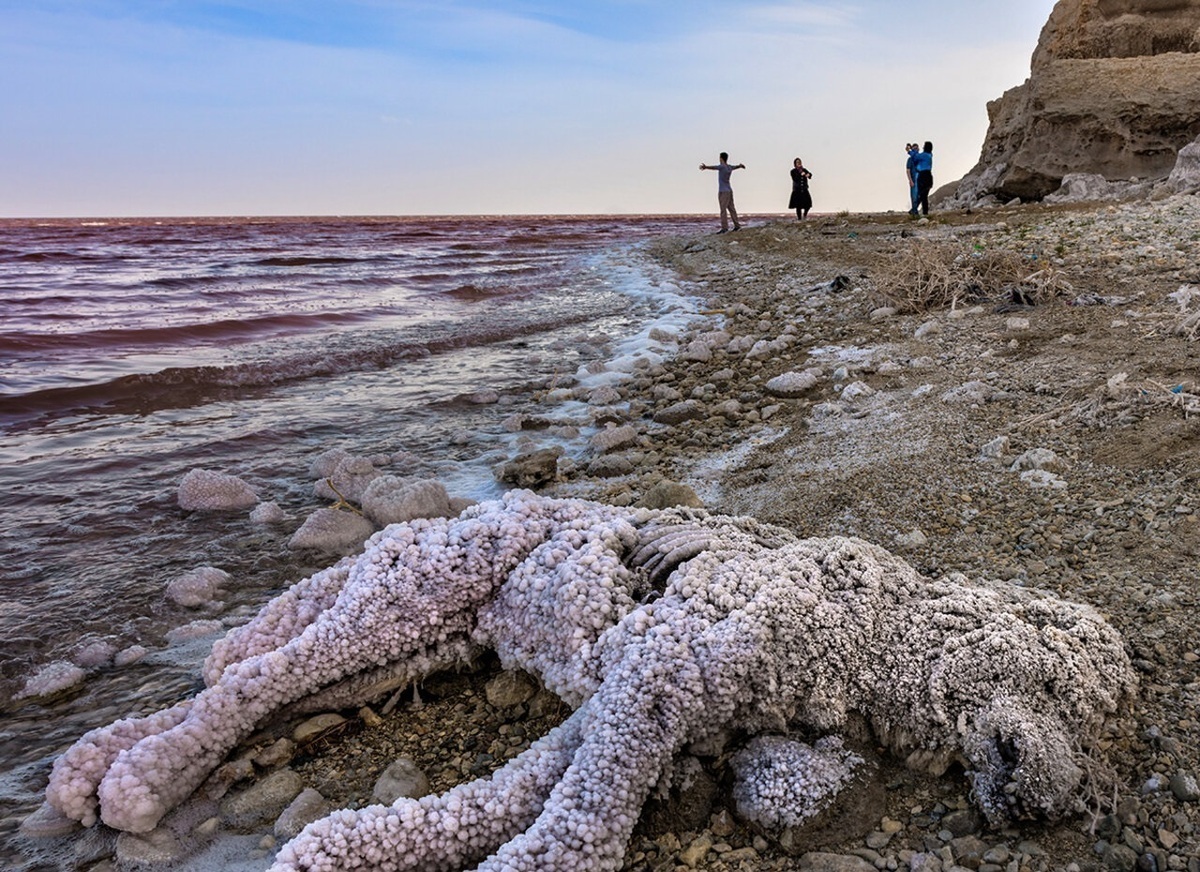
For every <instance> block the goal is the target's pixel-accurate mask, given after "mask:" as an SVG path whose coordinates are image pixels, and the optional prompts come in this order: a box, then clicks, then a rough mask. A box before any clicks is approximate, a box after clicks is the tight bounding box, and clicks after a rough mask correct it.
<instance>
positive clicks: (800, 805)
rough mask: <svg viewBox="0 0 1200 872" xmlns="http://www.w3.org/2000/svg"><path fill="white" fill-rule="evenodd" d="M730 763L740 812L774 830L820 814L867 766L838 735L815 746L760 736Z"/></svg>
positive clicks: (735, 799)
mask: <svg viewBox="0 0 1200 872" xmlns="http://www.w3.org/2000/svg"><path fill="white" fill-rule="evenodd" d="M729 762H730V766H731V767H732V769H733V774H734V777H735V778H736V779H737V781H736V783H735V784H734V787H733V800H734V802H735V803H736V804H737V811H738V814H740V815H741V816H742V817H744V818H745V819H746V820H748V821H753V822H754V823H756V824H761V825H762V826H765V827H769V828H772V829H775V828H784V827H794V826H798V825H800V824H802V823H804V821H806V820H808V819H809V818H811V817H812V816H813V815H815V814H817V813H818V812H820V811H821V810H822V809H823V808H824V807H825V805H826V804H827V803H828V802H829V801H830V800H831V799H832V798H833V797H834V796H835V795H836V794H837V793H838V792H839V791H840V790H841V789H842V787H843V786H844V785H846V784H848V783H849V782H850V781H851V779H853V778H854V776H855V774H856V773H857V771H858V769H859V768H860V767H861V766H863V765H864V764H865V763H866V761H865V760H863V758H862V757H859V756H858V755H857V754H855V753H853V752H851V751H848V750H847V749H846V748H844V747H843V746H842V740H841V739H840V738H839V737H837V736H825V737H824V738H822V739H818V740H817V743H816V745H815V746H812V745H806V744H804V743H803V742H795V741H792V740H791V739H787V738H785V737H783V736H757V737H755V738H754V739H753V740H752V741H751V742H750V743H749V744H748V745H747V746H746V747H745V748H743V749H742V750H741V751H739V752H738V753H736V754H734V755H733V759H731V760H730V761H729Z"/></svg>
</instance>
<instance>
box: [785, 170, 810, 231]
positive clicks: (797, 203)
mask: <svg viewBox="0 0 1200 872" xmlns="http://www.w3.org/2000/svg"><path fill="white" fill-rule="evenodd" d="M811 178H812V173H810V172H809V171H808V170H806V169H805V168H804V161H802V160H800V158H796V159H795V160H794V161H792V198H791V199H790V200H788V208H789V209H795V210H796V218H798V219H799V220H801V221H803V220H804V219H805V218H807V217H808V210H809V209H811V208H812V194H810V193H809V192H808V180H809V179H811Z"/></svg>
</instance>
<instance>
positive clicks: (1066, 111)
mask: <svg viewBox="0 0 1200 872" xmlns="http://www.w3.org/2000/svg"><path fill="white" fill-rule="evenodd" d="M988 118H989V121H990V126H989V130H988V134H987V138H986V139H985V141H984V144H983V149H982V152H981V154H980V159H979V163H978V164H976V166H975V168H974V169H972V170H971V172H970V173H968V174H967V176H966V177H965V178H963V179H962V180H961V181H960V182H959V183H957V184H956V185H952V186H948V188H949V189H948V190H944V191H943V192H939V193H942V194H943V197H942V199H943V200H944V201H945V202H946V204H947V205H952V206H960V207H962V206H971V205H973V204H975V203H977V202H979V201H980V200H986V199H990V198H992V197H995V198H998V199H1000V200H1002V201H1007V200H1011V199H1013V198H1020V199H1022V200H1038V199H1041V198H1042V197H1044V196H1046V195H1047V194H1050V193H1052V192H1053V191H1055V190H1057V189H1058V187H1059V186H1060V185H1061V184H1062V180H1063V177H1064V176H1066V175H1067V174H1069V173H1090V174H1096V175H1099V176H1103V177H1104V178H1105V179H1108V180H1110V181H1117V180H1129V179H1131V178H1136V179H1142V180H1145V179H1161V178H1165V177H1166V176H1167V175H1169V174H1170V172H1171V170H1172V168H1173V167H1174V165H1175V160H1176V156H1177V154H1178V152H1179V150H1180V149H1181V148H1183V147H1184V146H1186V145H1187V144H1188V143H1190V142H1192V141H1193V140H1195V139H1196V138H1197V137H1198V136H1200V2H1198V0H1191V2H1183V0H1060V2H1059V3H1058V5H1057V6H1055V7H1054V10H1053V11H1052V12H1051V13H1050V18H1049V20H1048V21H1047V22H1046V25H1045V27H1044V28H1043V29H1042V34H1041V38H1040V39H1039V40H1038V45H1037V49H1036V50H1035V51H1034V53H1033V59H1032V63H1031V71H1030V77H1029V79H1027V80H1026V82H1025V83H1024V84H1023V85H1020V86H1018V87H1016V88H1013V89H1011V90H1009V91H1007V92H1006V93H1005V94H1004V95H1003V96H1002V97H1000V98H999V99H997V100H993V101H992V102H990V103H989V104H988Z"/></svg>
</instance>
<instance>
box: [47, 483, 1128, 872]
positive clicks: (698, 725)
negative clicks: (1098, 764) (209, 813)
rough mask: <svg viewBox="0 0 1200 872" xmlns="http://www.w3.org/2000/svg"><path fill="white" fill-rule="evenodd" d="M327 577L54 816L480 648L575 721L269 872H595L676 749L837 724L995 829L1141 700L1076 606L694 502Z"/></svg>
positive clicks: (101, 737) (147, 793)
mask: <svg viewBox="0 0 1200 872" xmlns="http://www.w3.org/2000/svg"><path fill="white" fill-rule="evenodd" d="M327 572H329V573H330V574H329V575H327V576H323V577H321V578H320V579H319V580H316V581H311V582H310V583H308V584H307V586H305V585H304V583H302V585H300V586H298V587H297V588H293V590H292V591H291V592H290V593H289V594H287V595H285V601H283V602H279V603H277V604H274V605H268V606H267V607H266V609H264V612H263V614H262V616H260V618H259V619H256V623H255V624H254V626H256V627H258V628H260V629H262V630H263V632H264V635H265V636H267V637H269V638H271V639H273V640H276V641H278V642H281V644H280V645H279V647H278V648H277V649H275V650H272V651H259V650H258V648H257V646H258V644H259V643H257V642H254V641H253V635H254V631H243V632H242V633H240V634H237V635H236V636H235V637H234V638H233V639H232V640H231V642H230V643H228V644H227V645H224V646H222V647H221V648H220V649H219V651H218V652H215V653H214V657H213V660H212V663H213V664H216V665H219V664H221V663H227V664H228V665H226V666H224V668H223V671H221V673H220V675H219V678H217V680H216V682H215V683H214V684H213V685H212V686H211V687H210V688H208V689H207V690H205V691H204V692H203V693H201V694H200V696H199V697H197V698H196V700H194V701H193V702H192V703H191V704H190V707H189V708H188V709H187V710H186V712H185V713H184V715H183V717H182V720H180V721H179V722H178V724H172V723H170V722H169V721H170V718H173V717H174V716H173V715H172V716H168V722H167V723H165V724H163V723H159V722H157V721H156V722H155V731H154V732H155V734H154V735H146V736H145V737H144V738H140V739H139V738H137V737H132V743H131V741H130V739H131V737H130V736H128V735H126V732H127V731H125V730H124V728H122V729H118V728H117V727H116V726H114V727H113V728H109V731H110V732H106V731H103V730H101V731H94V733H93V734H89V737H85V740H81V743H80V745H77V746H76V747H75V748H73V749H71V751H69V752H68V753H67V754H66V755H64V757H63V758H62V760H61V761H60V763H59V764H56V767H55V772H54V775H53V776H52V779H51V785H50V788H49V790H48V792H47V794H48V798H49V800H50V802H51V803H52V804H53V805H55V807H56V808H59V809H60V810H62V811H63V812H64V813H65V814H68V815H70V816H72V817H76V818H78V819H81V820H85V821H88V822H90V820H92V819H94V806H95V798H94V796H93V792H94V787H95V785H96V784H97V783H98V784H99V789H98V795H99V802H100V809H101V815H102V817H103V819H104V820H105V822H107V823H111V824H113V825H115V826H118V827H121V828H126V829H136V830H140V829H145V828H148V827H149V826H152V825H153V822H154V821H156V820H157V819H158V817H161V815H162V814H163V813H165V811H166V810H167V809H169V808H170V807H171V805H173V804H174V803H176V802H178V801H179V800H180V799H182V798H183V797H184V796H185V795H186V794H187V793H188V792H190V790H191V789H192V787H194V786H195V785H196V784H198V783H199V780H200V779H202V778H203V776H204V775H205V774H206V772H207V769H211V768H212V767H213V766H215V765H216V764H217V763H218V762H219V761H220V758H221V756H222V755H223V754H225V753H226V752H227V751H228V750H229V749H230V748H232V747H233V746H234V745H235V744H236V742H237V740H238V738H239V737H241V736H244V735H245V734H246V733H247V732H248V731H249V730H250V729H252V728H253V726H254V724H255V723H256V722H258V721H260V720H262V719H263V718H264V717H266V716H267V715H268V714H269V713H270V712H271V711H275V710H277V709H278V708H279V707H280V706H281V705H284V704H287V703H290V702H293V701H294V700H296V699H299V698H300V697H301V696H304V695H307V694H311V693H314V692H316V691H319V690H320V689H321V688H323V687H328V686H329V685H330V684H331V683H333V682H336V681H340V680H344V679H347V678H350V679H351V681H350V684H349V685H348V686H349V687H351V688H356V690H355V691H354V692H360V691H362V688H363V687H364V686H367V685H369V684H370V682H371V681H374V680H376V679H377V678H379V677H380V676H383V677H387V676H391V677H392V678H393V679H395V677H396V676H400V677H401V678H404V677H407V675H409V674H411V675H414V676H415V675H418V674H420V673H421V672H422V671H424V670H426V669H428V668H431V667H432V666H433V665H434V664H435V663H437V664H441V663H444V662H446V659H447V658H450V657H454V656H458V654H459V653H460V652H465V651H468V650H473V649H472V647H471V646H479V647H489V648H493V649H495V650H496V651H497V652H498V653H499V655H500V657H501V659H502V661H503V662H504V663H505V664H506V665H510V666H514V667H521V668H523V669H526V670H527V671H530V672H532V673H534V674H536V675H538V676H539V677H541V678H542V680H543V681H544V682H545V684H546V685H547V687H549V688H550V689H552V690H554V691H555V692H556V693H558V694H560V695H561V696H562V697H563V698H564V699H565V700H566V701H568V702H569V703H570V704H572V705H575V706H579V709H578V711H577V712H576V714H575V715H573V716H572V718H571V719H570V720H569V721H568V724H569V725H570V726H569V727H567V725H564V728H560V731H556V732H554V733H552V734H551V735H550V736H548V737H546V739H545V740H543V742H542V743H539V744H538V745H536V746H535V748H537V749H538V750H537V751H536V752H534V751H533V749H531V752H526V755H522V757H521V758H518V761H514V763H511V764H509V766H508V767H506V768H505V769H502V770H501V772H500V773H498V774H497V775H496V776H493V778H492V779H491V780H484V781H482V782H473V783H472V785H466V786H463V787H461V788H456V789H455V790H454V791H451V792H450V793H448V794H446V795H444V796H443V797H434V798H426V799H423V800H420V801H418V802H416V803H415V804H414V802H413V801H402V802H400V803H398V804H397V805H396V806H395V807H393V808H391V809H381V808H379V807H372V808H371V809H366V810H364V811H362V812H357V813H352V812H339V813H337V814H336V815H335V816H333V817H332V818H329V819H326V820H325V821H322V822H317V823H315V824H313V825H311V826H310V827H309V829H307V830H306V831H305V832H304V833H302V834H301V836H300V837H298V838H297V840H296V841H295V842H293V843H292V844H290V845H288V846H286V847H285V848H284V849H283V850H282V851H281V853H280V855H279V862H278V869H279V870H289V872H290V870H302V869H303V870H317V869H335V868H344V867H346V866H349V865H353V864H355V863H366V864H368V865H370V866H371V867H372V868H379V869H393V868H394V869H404V868H430V869H434V868H438V869H461V868H464V867H467V866H470V865H472V864H476V863H482V865H480V866H479V867H478V868H480V869H488V870H500V869H504V870H509V869H520V870H544V872H566V870H584V872H587V870H602V869H614V868H618V867H619V866H620V863H621V858H622V857H623V854H624V850H625V845H626V842H627V840H628V838H629V835H630V833H631V832H632V828H633V826H634V823H635V822H636V820H637V817H638V814H639V813H640V810H641V807H642V804H643V803H644V802H645V800H646V797H647V795H648V794H649V791H650V790H651V788H652V787H653V786H654V784H655V782H656V781H657V780H658V779H659V777H660V776H661V775H662V774H663V773H664V772H665V771H666V770H667V768H668V767H669V766H670V764H671V761H672V758H673V757H674V756H675V755H676V754H677V753H678V752H679V750H680V749H681V748H682V747H684V746H685V745H687V744H689V743H693V742H703V741H705V740H706V739H710V738H712V737H713V736H715V735H716V734H717V733H719V732H724V731H744V732H746V733H750V734H768V733H771V732H782V731H784V730H786V729H787V728H788V727H789V726H799V725H803V726H806V727H810V728H817V729H820V730H826V731H827V730H835V729H838V728H840V727H842V726H844V725H845V723H846V720H847V717H848V716H849V714H850V713H851V712H858V713H861V714H862V715H863V716H865V718H866V719H867V720H868V722H869V723H870V724H871V726H872V727H873V729H874V731H875V733H876V735H877V737H878V739H879V740H880V741H881V742H882V743H883V744H885V745H886V746H888V747H889V748H890V749H892V750H893V751H895V752H897V753H900V754H903V755H910V756H911V757H912V759H914V760H926V761H930V760H935V761H948V760H952V759H958V760H960V761H962V762H963V763H964V765H965V767H966V768H967V769H968V772H969V775H970V777H971V778H972V780H973V783H974V787H975V794H976V795H977V797H978V799H979V802H980V805H981V807H982V809H983V811H984V812H985V813H986V814H987V815H988V817H989V818H990V819H991V820H992V821H994V822H1000V821H1003V820H1005V819H1008V818H1020V817H1025V816H1050V817H1053V816H1056V815H1060V814H1063V813H1065V812H1068V811H1070V810H1071V809H1072V807H1073V804H1074V802H1075V798H1076V796H1077V791H1078V788H1079V785H1080V780H1081V777H1082V772H1083V767H1082V766H1081V765H1080V763H1081V762H1082V760H1081V757H1082V755H1084V754H1086V753H1087V752H1088V749H1089V748H1090V746H1091V744H1092V742H1093V741H1094V739H1095V737H1096V736H1097V735H1098V734H1099V730H1100V728H1101V725H1102V723H1103V720H1104V718H1105V717H1106V716H1108V715H1110V714H1112V713H1114V712H1116V711H1117V710H1118V709H1119V707H1120V706H1121V704H1122V703H1123V702H1124V701H1125V700H1127V699H1128V698H1129V697H1130V696H1131V695H1132V693H1133V691H1134V689H1135V681H1134V677H1133V673H1132V670H1131V668H1130V665H1129V661H1128V659H1127V657H1126V654H1125V651H1124V648H1123V645H1122V643H1121V640H1120V638H1119V636H1118V635H1117V633H1116V632H1115V631H1114V630H1113V629H1112V628H1111V627H1109V626H1108V624H1107V623H1105V622H1104V620H1103V619H1102V618H1101V617H1100V616H1099V615H1098V614H1097V613H1096V612H1094V611H1093V610H1091V609H1089V608H1088V607H1086V606H1079V605H1074V604H1071V603H1065V602H1062V601H1060V600H1057V599H1055V598H1053V597H1040V596H1037V595H1035V594H1032V593H1030V592H1028V591H1024V590H1021V589H1019V588H1015V587H1012V586H1008V585H992V584H986V583H979V584H971V583H968V582H967V581H966V579H936V580H935V579H929V578H925V577H923V576H921V575H919V574H918V573H917V572H916V571H915V570H913V569H912V567H910V566H908V564H906V563H904V562H903V561H902V560H900V559H899V558H896V557H894V556H892V555H891V554H889V553H887V552H886V551H883V550H882V549H880V548H877V547H875V546H872V545H869V544H867V543H865V542H862V541H859V540H854V539H841V538H832V539H813V540H803V541H802V540H797V539H796V538H795V537H794V536H792V535H791V534H789V533H787V532H786V531H784V530H781V529H779V528H775V527H770V526H767V525H763V524H759V523H757V522H755V521H753V520H751V519H744V518H726V517H720V516H712V515H708V514H706V513H704V512H701V511H696V510H690V509H672V510H666V511H661V512H649V511H645V510H621V509H616V508H613V507H610V506H603V505H599V504H595V503H588V502H583V501H577V500H550V499H546V498H541V497H537V496H535V495H533V494H530V493H528V492H515V493H512V494H509V495H507V496H506V497H505V498H504V499H503V500H501V501H498V502H494V503H486V504H482V505H480V506H476V507H473V508H472V509H470V510H468V511H467V512H466V513H464V515H463V516H462V517H461V518H460V519H458V520H455V521H413V522H410V523H408V524H401V525H396V526H394V527H390V528H388V529H387V530H385V531H383V532H382V533H380V534H378V535H377V536H376V537H374V538H372V540H370V543H369V544H368V548H367V551H366V552H365V553H364V554H363V556H362V557H360V558H359V559H358V560H357V561H355V562H354V563H353V564H352V565H349V566H346V565H343V566H342V567H335V568H334V570H329V571H327ZM668 573H669V574H668ZM659 574H665V578H663V579H661V581H662V582H663V584H662V585H660V584H659V583H658V581H659ZM314 578H317V577H314ZM335 589H336V591H337V593H336V597H335V598H334V599H333V601H332V603H330V598H331V597H333V595H334V591H335ZM288 597H290V598H288ZM250 652H254V653H250ZM239 653H246V654H247V656H246V657H245V659H242V660H240V661H239V660H236V659H233V658H234V657H236V656H237V655H238V654H239ZM406 663H407V664H410V665H411V671H409V672H406V671H405V664H406ZM353 676H360V677H359V678H353ZM363 676H365V677H363ZM355 682H360V683H358V684H356V683H355ZM185 705H187V704H185ZM155 717H156V718H157V717H159V716H155ZM576 731H577V732H576ZM81 746H82V747H81ZM114 749H116V753H115V757H114ZM205 749H211V750H207V751H206V750H205ZM527 755H528V756H527ZM191 761H197V762H194V763H193V762H191ZM751 778H753V776H751ZM743 788H744V789H745V790H747V791H749V792H750V794H755V793H756V792H762V791H763V790H765V791H776V792H777V786H776V785H755V784H753V783H750V784H744V785H743ZM760 788H761V789H760ZM818 792H819V791H818ZM804 796H805V797H806V798H805V802H816V801H818V800H819V798H820V797H819V796H817V797H815V798H814V797H813V796H811V795H810V793H809V792H807V791H806V792H805V793H804ZM480 802H482V803H483V805H482V806H481V805H480ZM89 803H91V805H90V806H89ZM422 803H423V804H422ZM481 808H482V809H483V817H488V816H489V815H491V816H493V817H494V816H496V815H499V816H500V817H501V818H503V822H502V823H497V822H496V821H495V820H491V819H489V820H483V819H482V818H481V811H480V809H481ZM772 813H773V814H777V815H779V816H780V818H781V819H784V818H786V810H779V809H775V810H773V812H772ZM448 839H449V840H450V841H451V842H454V840H464V841H466V842H469V843H470V846H469V848H468V847H467V846H462V845H459V846H458V847H457V848H455V849H454V850H449V849H448V848H447V840H448ZM454 843H455V844H457V843H456V842H454ZM460 849H461V850H460ZM331 858H336V859H331ZM485 858H486V859H485ZM339 864H341V865H339ZM406 864H408V865H406Z"/></svg>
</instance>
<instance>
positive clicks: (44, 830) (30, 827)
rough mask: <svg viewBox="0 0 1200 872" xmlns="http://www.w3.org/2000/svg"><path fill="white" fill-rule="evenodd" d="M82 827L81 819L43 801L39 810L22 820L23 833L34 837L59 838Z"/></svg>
mask: <svg viewBox="0 0 1200 872" xmlns="http://www.w3.org/2000/svg"><path fill="white" fill-rule="evenodd" d="M81 828H82V825H81V824H80V823H79V821H77V820H74V819H72V818H69V817H67V816H66V815H64V814H63V813H62V812H61V811H59V810H58V809H56V808H55V807H54V806H52V805H50V803H48V802H43V803H42V804H41V806H40V807H39V808H38V810H37V811H35V812H34V813H33V814H31V815H29V817H27V818H25V820H23V821H21V835H23V836H28V837H30V838H33V839H54V838H59V837H61V836H67V835H70V834H71V833H73V832H75V831H77V830H79V829H81Z"/></svg>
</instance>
